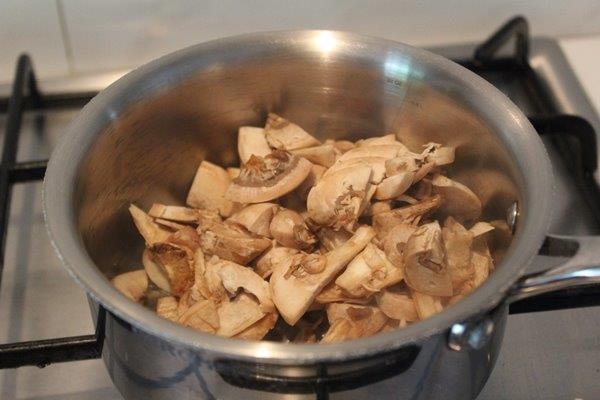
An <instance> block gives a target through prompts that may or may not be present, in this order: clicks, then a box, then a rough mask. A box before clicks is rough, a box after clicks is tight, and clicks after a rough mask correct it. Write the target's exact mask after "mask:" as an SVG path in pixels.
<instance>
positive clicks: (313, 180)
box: [295, 164, 327, 207]
mask: <svg viewBox="0 0 600 400" xmlns="http://www.w3.org/2000/svg"><path fill="white" fill-rule="evenodd" d="M325 171H327V168H325V167H323V166H321V165H317V164H313V165H312V166H311V167H310V172H309V173H308V176H307V177H306V179H304V181H303V182H302V183H301V184H300V186H298V188H297V189H296V191H295V193H296V194H297V195H298V196H299V197H300V198H301V199H302V200H303V201H306V198H307V197H308V192H310V189H312V188H313V186H315V185H316V184H317V182H318V181H319V179H321V177H322V176H323V174H325ZM303 207H304V204H303Z"/></svg>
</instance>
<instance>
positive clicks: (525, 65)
mask: <svg viewBox="0 0 600 400" xmlns="http://www.w3.org/2000/svg"><path fill="white" fill-rule="evenodd" d="M528 35H529V28H528V24H527V21H526V20H525V19H524V18H523V17H516V18H513V19H512V20H510V21H509V22H507V23H506V24H505V25H504V26H503V27H502V28H500V29H499V30H498V31H497V32H496V33H495V34H494V35H492V36H491V37H490V38H489V39H488V40H486V41H485V42H484V43H483V44H481V45H480V46H479V47H478V48H477V49H476V51H475V53H474V55H473V58H472V59H469V60H455V61H457V62H458V63H459V64H461V65H463V66H465V67H467V68H469V69H470V70H472V71H474V72H476V73H478V74H480V75H482V76H484V77H485V74H487V73H496V72H500V73H509V74H518V75H519V76H520V78H521V79H522V80H524V82H525V83H526V87H527V89H528V92H529V93H528V94H529V95H530V96H531V98H533V99H534V100H535V101H536V103H537V105H538V108H539V115H536V116H535V117H531V118H530V120H531V122H532V124H533V125H534V127H535V128H536V130H537V131H538V133H540V134H542V135H551V136H552V137H553V138H554V139H555V141H556V142H557V143H558V144H559V145H560V146H561V147H562V148H564V151H565V156H566V157H568V158H569V160H574V161H572V162H569V165H570V167H571V173H572V174H573V175H574V177H575V178H576V179H577V181H578V182H579V186H580V188H581V190H582V192H583V193H584V194H585V197H586V199H587V201H588V203H589V205H590V207H591V209H592V210H593V211H594V215H595V217H596V219H597V220H598V222H599V223H600V190H599V188H598V186H597V185H596V183H595V181H594V179H593V173H594V171H595V170H596V168H597V156H596V135H595V132H594V130H593V128H592V127H591V125H590V124H589V123H588V122H587V121H586V120H584V119H582V118H580V117H577V116H570V115H556V112H555V110H553V108H552V106H551V105H550V104H549V102H548V101H547V100H546V99H547V98H548V96H546V94H545V93H544V90H543V88H542V86H541V85H540V84H539V82H538V81H537V77H536V75H535V73H534V71H533V70H532V69H531V67H530V65H529V62H528V50H529V36H528ZM511 40H515V51H514V53H513V54H512V55H511V56H508V57H498V56H497V53H498V51H499V49H501V48H502V47H504V46H505V45H506V44H508V43H509V42H510V41H511ZM95 94H96V93H79V94H58V95H43V94H42V93H40V92H39V91H38V88H37V85H36V79H35V75H34V71H33V68H32V63H31V60H30V58H29V57H28V56H27V55H21V56H20V57H19V59H18V62H17V68H16V73H15V79H14V81H13V90H12V94H11V97H10V98H9V99H0V112H2V113H6V114H7V117H8V118H7V124H6V132H5V136H4V148H3V151H2V160H1V161H0V282H1V278H2V270H3V265H4V248H5V244H6V236H7V227H8V216H9V211H10V200H11V188H12V185H13V184H16V183H23V182H30V181H39V180H42V179H43V176H44V173H45V170H46V164H47V160H39V161H27V162H17V160H16V154H17V149H18V144H19V135H20V130H21V129H20V128H21V121H22V119H23V113H24V112H25V111H26V110H32V109H35V110H37V109H53V108H65V107H70V108H73V107H82V106H83V105H85V104H86V103H87V102H88V101H89V100H90V99H91V98H92V97H93V96H94V95H95ZM573 143H576V145H575V146H574V145H573ZM591 305H600V285H596V286H588V287H584V288H578V289H568V290H564V291H562V292H558V293H552V294H545V295H542V296H539V297H536V298H532V299H526V300H521V301H519V302H516V303H513V304H511V305H510V313H511V314H515V313H525V312H534V311H548V310H555V309H565V308H577V307H586V306H591ZM105 313H106V311H105V310H104V308H102V307H100V310H99V314H98V317H97V320H96V333H95V334H91V335H86V336H75V337H66V338H55V339H48V340H38V341H28V342H21V343H10V344H2V345H0V369H3V368H17V367H22V366H28V365H36V366H38V367H44V366H46V365H48V364H52V363H57V362H67V361H77V360H85V359H94V358H99V357H100V356H101V353H102V345H103V342H104V337H103V334H104V321H105ZM283 383H284V382H282V384H283ZM329 389H331V388H326V387H318V388H315V391H316V393H317V398H319V399H321V398H322V399H325V398H327V393H328V392H329V391H330V390H329Z"/></svg>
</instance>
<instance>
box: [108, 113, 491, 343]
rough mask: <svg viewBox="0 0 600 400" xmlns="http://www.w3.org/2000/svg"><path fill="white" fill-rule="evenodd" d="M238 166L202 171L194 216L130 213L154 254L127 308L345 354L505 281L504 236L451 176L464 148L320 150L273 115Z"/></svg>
mask: <svg viewBox="0 0 600 400" xmlns="http://www.w3.org/2000/svg"><path fill="white" fill-rule="evenodd" d="M238 153H239V157H240V162H241V165H240V167H239V168H222V167H220V166H218V165H215V164H212V163H210V162H208V161H202V162H201V163H200V166H199V167H198V170H197V173H196V176H195V178H194V180H193V182H192V185H191V188H190V190H189V194H188V196H187V199H186V205H187V206H180V205H164V204H154V205H152V207H151V208H150V209H149V210H148V211H147V212H145V211H143V210H142V209H140V208H138V207H137V206H135V205H133V204H132V205H131V207H130V212H131V216H132V217H133V222H134V223H135V225H136V227H137V229H138V230H139V232H140V234H141V236H142V237H143V238H144V241H145V244H146V248H145V250H144V252H143V255H142V257H141V258H142V264H143V269H140V270H136V271H131V272H126V273H124V274H121V275H118V276H116V277H115V278H114V279H113V283H114V285H115V287H116V288H117V289H118V290H120V291H121V292H122V293H123V294H124V295H125V296H127V297H129V298H130V299H132V300H134V301H137V302H140V303H143V304H145V305H147V306H150V307H152V308H154V309H155V310H156V312H157V314H158V315H159V316H161V317H163V318H166V319H168V320H171V321H173V322H176V323H179V324H182V325H184V326H187V327H190V328H193V329H196V330H198V331H202V332H210V333H213V334H217V335H221V336H226V337H233V338H240V339H252V340H261V339H266V340H277V341H283V342H296V343H297V342H308V343H313V342H335V341H343V340H349V339H356V338H360V337H365V336H368V335H373V334H375V333H378V332H382V331H387V330H391V329H397V328H401V327H404V326H406V325H407V324H411V323H414V322H417V321H419V320H421V319H424V318H427V317H429V316H432V315H434V314H436V313H439V312H440V311H441V310H442V309H443V308H444V307H447V306H449V305H452V304H454V303H455V302H457V301H459V300H460V299H461V298H463V297H464V296H465V295H467V294H468V293H469V292H471V291H473V290H474V289H475V288H476V287H477V286H479V285H481V283H482V282H483V281H484V280H485V279H486V278H487V276H488V275H489V274H490V272H491V271H492V270H493V268H494V263H493V260H492V255H491V253H490V249H489V247H488V242H490V243H491V240H492V239H493V234H494V233H493V232H494V229H497V227H498V226H499V225H498V224H499V223H498V221H493V222H492V223H487V222H482V221H479V218H480V215H481V208H482V205H481V201H480V200H479V198H478V197H477V196H476V195H475V193H473V192H472V191H471V190H470V189H469V188H468V187H467V186H465V185H464V184H462V183H460V182H457V181H455V180H452V179H450V178H448V177H447V176H444V175H442V173H443V168H444V167H445V166H447V165H449V164H451V163H453V161H454V153H455V152H454V148H452V147H449V146H443V145H441V144H437V143H428V144H427V145H425V146H424V147H423V149H421V150H420V151H417V152H413V151H411V150H409V149H408V148H407V147H406V146H405V145H403V144H402V143H401V142H400V141H398V139H397V138H396V136H395V135H393V134H389V135H385V136H381V137H373V138H369V139H364V140H359V141H357V142H356V143H352V142H349V141H343V140H341V141H340V140H326V141H325V142H324V143H322V142H320V141H319V140H317V139H316V138H315V137H314V136H312V135H310V134H309V133H307V132H306V131H305V130H304V129H302V128H301V127H299V126H298V125H296V124H294V123H291V122H289V121H287V120H286V119H284V118H282V117H280V116H278V115H275V114H269V116H268V119H267V122H266V125H265V127H264V128H257V127H241V128H240V129H239V134H238ZM495 227H496V228H495Z"/></svg>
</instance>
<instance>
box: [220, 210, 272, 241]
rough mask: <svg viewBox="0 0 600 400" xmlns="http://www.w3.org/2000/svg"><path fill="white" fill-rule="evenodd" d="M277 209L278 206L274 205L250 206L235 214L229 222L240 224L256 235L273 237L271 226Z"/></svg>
mask: <svg viewBox="0 0 600 400" xmlns="http://www.w3.org/2000/svg"><path fill="white" fill-rule="evenodd" d="M277 208H278V207H277V204H274V203H256V204H250V205H248V206H246V207H244V208H242V209H241V210H239V211H238V212H236V213H235V214H233V215H232V216H231V217H229V218H228V219H227V221H228V222H233V223H236V224H239V225H241V226H243V227H244V228H246V229H247V230H248V231H250V232H252V233H254V234H256V235H259V236H265V237H271V231H270V229H269V226H270V224H271V220H272V219H273V215H275V212H276V211H277Z"/></svg>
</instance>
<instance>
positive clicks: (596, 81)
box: [560, 21, 600, 114]
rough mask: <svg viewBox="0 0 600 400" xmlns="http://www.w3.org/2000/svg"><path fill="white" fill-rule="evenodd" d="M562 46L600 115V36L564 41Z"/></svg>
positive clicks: (561, 43) (561, 42)
mask: <svg viewBox="0 0 600 400" xmlns="http://www.w3.org/2000/svg"><path fill="white" fill-rule="evenodd" d="M598 23H599V24H600V21H599V22H598ZM560 46H561V47H562V49H563V51H564V52H565V54H566V56H567V58H568V59H569V62H570V63H571V66H572V67H573V69H574V70H575V74H576V75H577V78H579V81H580V82H581V84H582V85H583V87H584V88H585V91H586V92H587V94H588V96H590V100H591V101H592V104H593V105H594V106H595V107H596V111H598V114H600V35H595V36H586V37H574V38H567V39H562V40H561V41H560Z"/></svg>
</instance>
